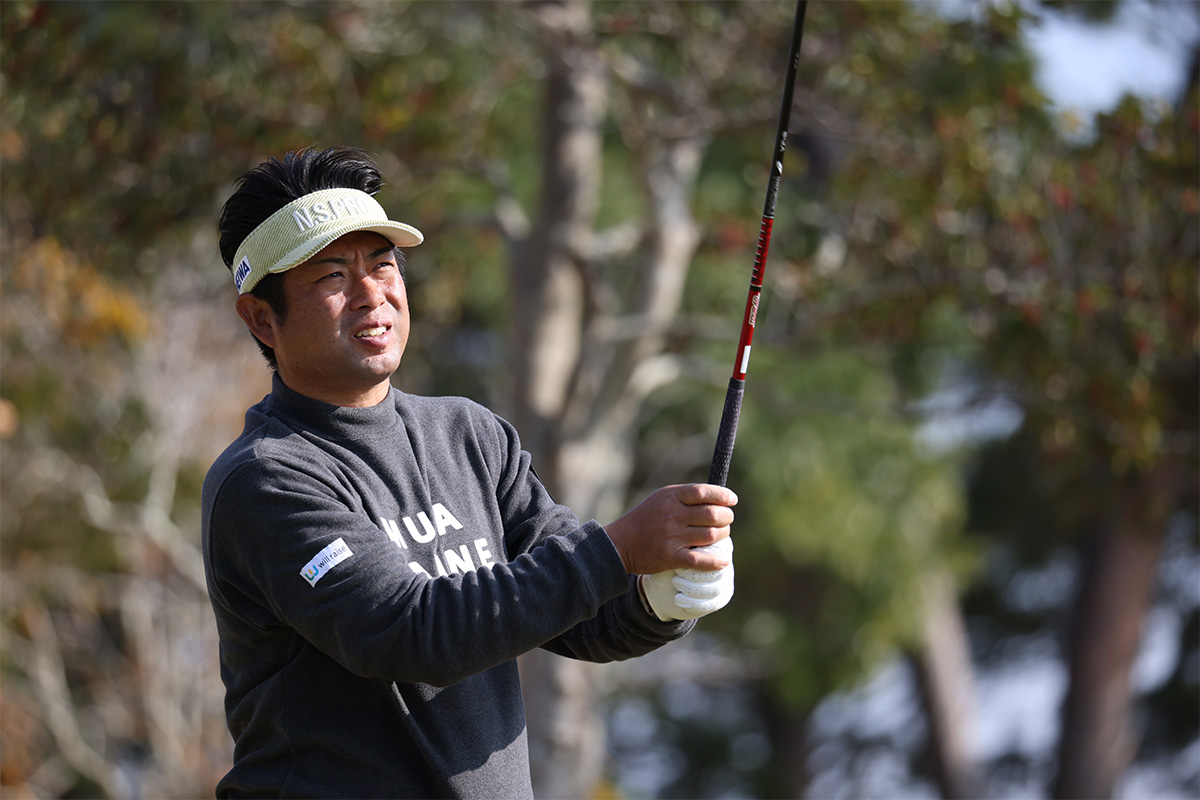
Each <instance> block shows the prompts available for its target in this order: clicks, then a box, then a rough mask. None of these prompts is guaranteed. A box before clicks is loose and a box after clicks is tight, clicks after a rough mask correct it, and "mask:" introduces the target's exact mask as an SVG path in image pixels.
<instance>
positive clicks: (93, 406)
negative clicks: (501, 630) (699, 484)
mask: <svg viewBox="0 0 1200 800" xmlns="http://www.w3.org/2000/svg"><path fill="white" fill-rule="evenodd" d="M793 10H794V6H793V5H792V4H791V3H790V2H775V1H774V0H770V1H769V2H736V3H729V2H715V1H714V2H709V1H707V0H706V1H705V2H687V3H684V2H656V1H655V0H643V1H640V2H610V1H608V0H596V1H595V2H591V3H582V2H537V3H533V2H529V3H526V2H515V0H514V1H513V2H487V3H474V2H348V1H347V2H343V1H341V0H335V1H331V2H320V3H309V2H248V1H244V0H235V1H234V2H220V3H217V2H153V3H151V2H25V1H24V0H9V1H8V2H3V3H0V65H2V68H3V77H2V80H3V83H2V84H0V201H2V202H0V269H2V271H0V292H2V294H0V447H2V450H0V481H2V482H0V503H2V507H0V625H2V628H0V635H2V637H3V638H2V639H0V796H3V797H13V798H16V797H146V798H162V797H204V796H211V795H212V791H213V787H214V786H215V783H216V781H217V779H218V778H219V777H220V776H221V775H222V774H223V773H224V771H225V770H226V769H227V768H228V766H229V763H230V758H231V752H232V743H231V741H230V739H229V735H228V733H227V731H226V729H225V725H224V714H223V710H222V687H221V684H220V679H219V675H218V671H217V652H216V637H215V630H214V626H213V622H212V616H211V611H210V610H209V607H208V602H207V597H206V593H205V589H204V580H203V570H202V565H201V556H200V550H199V538H200V537H199V487H200V484H201V481H202V479H203V476H204V473H205V470H206V469H207V467H208V465H209V464H210V463H211V462H212V460H213V459H214V458H215V456H216V455H217V454H218V453H219V452H220V450H221V449H222V448H223V447H224V446H225V445H226V444H227V443H228V442H229V441H231V440H232V439H233V437H234V436H236V434H237V432H238V430H239V429H240V421H241V415H242V413H243V411H244V410H245V408H246V407H247V406H249V405H250V404H252V403H254V402H256V401H257V400H258V399H259V398H260V397H261V396H262V395H263V394H264V393H265V392H266V391H267V390H268V388H269V374H268V372H267V369H266V366H265V364H264V363H263V362H262V359H261V358H260V356H259V355H258V352H257V350H256V349H255V348H254V346H253V343H252V342H251V341H250V338H249V334H248V333H247V332H246V331H245V330H244V329H243V327H242V325H241V323H240V322H239V321H238V320H237V318H236V317H235V315H234V313H233V308H232V306H233V299H234V289H233V286H232V282H231V280H230V278H229V274H228V271H227V270H226V269H225V268H224V266H223V265H222V264H221V262H220V258H219V255H218V252H217V246H216V235H215V233H216V232H215V220H216V216H217V214H218V212H219V209H220V206H221V204H222V203H223V202H224V199H225V198H226V197H227V196H228V194H229V193H230V191H231V188H232V183H233V180H234V179H235V178H236V177H237V176H238V175H240V174H241V173H242V172H244V171H245V170H247V169H249V168H250V167H252V166H254V165H255V164H256V163H258V162H259V161H261V160H262V159H264V158H266V157H268V156H272V155H275V156H278V155H282V154H283V153H285V152H287V151H288V150H294V149H298V148H301V147H305V146H309V145H316V146H329V145H334V144H354V145H358V146H361V147H364V148H365V149H367V150H369V151H371V152H373V153H375V154H376V156H377V157H378V160H379V162H380V165H381V167H382V171H383V173H384V175H385V178H386V179H387V186H386V187H385V188H384V190H383V192H382V193H381V195H380V199H381V201H382V203H383V205H384V207H385V208H387V209H388V210H389V211H390V212H391V213H392V214H393V215H394V216H395V217H396V218H399V219H403V220H405V221H408V222H410V223H412V224H414V225H416V226H417V227H419V228H420V229H422V230H423V231H424V232H425V234H426V243H425V244H424V245H422V246H421V247H420V248H416V249H414V250H412V251H411V252H410V254H409V255H410V258H409V268H408V281H409V291H410V296H411V298H412V308H413V335H412V342H411V344H410V347H409V350H408V352H407V353H406V355H405V358H404V363H403V364H402V366H401V369H400V372H399V373H398V374H397V376H396V378H395V383H396V385H397V386H399V387H400V388H402V389H403V390H405V391H410V392H416V393H423V394H459V395H466V396H469V397H472V398H474V399H476V400H479V401H481V402H483V403H485V404H487V405H489V406H491V407H492V408H494V409H495V410H496V411H497V412H499V413H501V414H502V415H504V416H506V417H507V418H509V419H511V420H513V421H514V423H516V424H517V426H518V429H519V430H520V431H521V435H522V437H523V440H524V442H525V444H526V446H527V447H528V449H530V450H531V452H532V453H533V454H534V457H535V463H536V464H537V465H538V471H539V474H541V475H542V476H543V478H544V479H545V480H546V482H547V484H548V485H549V486H550V487H551V488H552V490H553V491H554V493H555V495H556V496H557V497H558V498H559V499H560V500H562V501H564V502H567V503H568V504H569V505H571V506H572V507H573V508H575V509H576V511H577V512H578V513H579V514H580V516H581V517H583V518H589V517H595V518H597V519H599V520H600V521H601V522H607V521H609V520H611V519H612V518H614V517H615V516H616V515H617V514H619V513H620V511H621V510H622V509H624V508H626V507H628V506H629V505H631V504H633V503H635V502H637V501H638V500H639V499H640V498H641V497H642V496H644V495H645V494H646V493H647V492H648V491H650V490H652V489H653V488H655V487H657V486H660V485H664V484H666V483H674V482H682V481H688V480H702V479H703V478H704V476H705V475H706V474H707V462H708V459H709V456H710V455H711V449H712V442H713V439H714V436H715V429H716V423H717V420H718V419H719V415H720V406H721V403H722V401H723V399H724V384H725V382H726V380H727V378H728V375H729V367H730V366H731V364H732V360H733V357H734V345H735V344H736V337H737V329H738V324H739V322H740V319H741V313H742V304H743V303H744V299H745V287H746V282H747V280H748V276H749V267H750V264H751V262H752V259H753V251H754V245H755V237H756V235H757V231H758V219H759V215H760V213H761V209H762V203H763V193H764V190H765V188H766V177H767V167H768V163H767V162H768V159H769V157H770V151H771V145H772V142H773V138H774V133H775V123H776V116H777V112H778V102H779V101H778V97H779V93H780V91H781V88H782V79H783V67H784V64H783V62H784V59H785V57H786V48H787V34H788V31H789V29H790V24H791V18H792V13H793ZM1198 19H1200V5H1197V4H1196V3H1194V2H1190V0H1189V1H1188V2H1174V3H1146V2H1143V1H1142V0H1118V1H1117V2H1087V3H1072V2H1053V3H1051V2H1044V3H1038V2H1023V3H1007V2H997V3H986V4H959V3H928V2H906V3H901V2H889V3H880V2H869V3H849V2H813V3H810V4H809V8H808V14H807V24H806V30H805V40H804V48H803V52H802V58H801V65H800V74H799V79H798V84H797V89H796V103H795V111H794V113H793V117H792V137H791V140H790V144H789V149H788V152H787V159H786V166H785V170H784V173H785V178H784V183H783V187H782V190H781V193H780V198H779V204H778V208H777V218H776V222H775V226H774V234H773V237H772V242H771V252H770V261H769V263H768V266H767V280H766V290H765V292H764V295H763V306H762V309H761V311H760V314H759V325H758V329H757V333H756V337H755V347H754V358H753V362H752V367H751V370H750V376H749V385H748V389H747V398H746V407H745V408H744V410H743V413H742V424H741V428H740V430H739V435H738V449H737V452H736V454H735V456H734V462H733V469H732V473H731V476H730V481H729V483H730V486H731V487H732V488H734V489H735V490H736V491H737V492H738V494H739V497H740V504H739V506H738V510H737V514H738V519H737V523H736V526H735V530H736V533H735V537H736V542H737V575H738V591H737V596H736V598H735V601H734V602H733V604H732V605H731V606H730V607H729V608H727V609H726V610H724V611H722V612H721V613H719V614H716V615H713V616H712V617H709V618H706V619H705V620H703V621H702V623H701V624H700V626H699V627H698V629H697V631H696V633H695V634H693V635H692V636H690V637H688V638H687V639H686V640H684V641H681V642H679V643H676V644H673V645H671V646H670V647H667V648H665V649H663V650H662V651H660V652H658V653H656V654H654V655H652V656H650V657H646V658H643V659H638V660H635V661H631V662H628V663H625V664H618V665H605V666H600V667H597V666H592V665H579V664H574V663H572V662H566V661H563V660H561V659H557V658H554V657H551V656H549V655H545V654H534V655H531V656H530V657H528V658H526V659H523V661H522V671H523V675H525V676H526V677H527V679H528V681H527V683H528V688H527V702H528V706H529V709H530V743H531V752H532V754H533V759H534V779H535V788H536V790H537V792H538V794H539V796H540V797H544V798H557V797H597V798H601V797H603V798H614V797H628V798H637V797H647V798H649V797H696V798H700V797H764V798H765V797H801V796H808V797H822V798H824V797H830V798H832V797H888V798H896V797H996V798H1001V797H1050V796H1054V797H1090V798H1099V797H1105V796H1118V797H1129V798H1134V797H1136V798H1145V797H1163V798H1177V797H1197V796H1200V688H1198V687H1200V551H1198V546H1197V505H1198V496H1197V495H1198V485H1200V480H1198V471H1197V462H1198V458H1200V447H1198V437H1197V415H1198V409H1200V391H1198V387H1200V368H1198V352H1200V338H1198V337H1200V333H1198V327H1197V325H1198V316H1200V314H1198V308H1197V306H1198V297H1197V269H1198V264H1200V244H1198V241H1200V179H1198V175H1200V172H1198V168H1200V163H1198V161H1197V141H1198V139H1200V105H1198V103H1200V100H1198V94H1197V79H1198V77H1200V75H1198V71H1200V69H1198V66H1197V60H1196V55H1197V52H1200V51H1198V49H1197V48H1198V44H1197V43H1198V41H1200V35H1198V34H1197V31H1198V30H1200V27H1198V24H1200V23H1198V22H1197V20H1198ZM1147 21H1149V23H1148V24H1149V27H1151V28H1153V29H1154V30H1155V31H1156V32H1157V33H1156V36H1157V38H1152V39H1150V40H1149V41H1150V44H1149V47H1150V52H1155V53H1158V54H1159V55H1161V56H1163V57H1162V58H1161V59H1158V60H1154V61H1153V66H1154V69H1155V70H1158V71H1159V72H1161V71H1164V70H1165V71H1166V72H1167V73H1168V74H1170V73H1172V71H1174V73H1175V74H1176V80H1175V81H1174V83H1173V84H1171V86H1172V89H1171V91H1169V92H1166V93H1164V92H1162V91H1157V92H1154V93H1145V94H1140V95H1137V94H1129V95H1125V96H1123V97H1120V98H1119V99H1116V100H1113V101H1111V102H1108V103H1102V104H1100V105H1099V106H1098V107H1093V106H1091V105H1089V104H1092V103H1094V102H1095V100H1094V98H1095V97H1096V96H1097V94H1096V91H1095V90H1096V87H1097V86H1107V85H1110V84H1111V83H1112V82H1113V81H1114V80H1115V79H1114V78H1112V77H1111V76H1112V74H1113V73H1112V71H1111V70H1106V69H1102V66H1103V65H1105V64H1107V62H1108V61H1110V60H1111V59H1115V58H1118V57H1119V56H1120V53H1119V52H1118V51H1117V45H1116V44H1114V43H1115V42H1118V41H1119V40H1120V34H1121V33H1128V28H1129V26H1131V25H1135V24H1138V25H1146V24H1147ZM1064 25H1065V26H1069V27H1071V28H1072V29H1077V30H1083V31H1084V32H1085V33H1086V32H1089V31H1090V32H1091V35H1093V36H1095V37H1096V41H1097V42H1100V43H1101V45H1102V46H1099V47H1097V48H1096V49H1094V50H1091V51H1089V50H1087V49H1086V48H1083V49H1078V48H1077V49H1074V50H1070V51H1069V50H1068V48H1067V45H1066V44H1065V43H1064V42H1063V41H1062V40H1060V39H1058V40H1056V39H1054V38H1053V37H1052V36H1051V35H1050V33H1051V32H1052V31H1055V30H1062V26H1064ZM1056 26H1057V27H1056ZM1056 42H1058V43H1057V44H1056ZM1035 47H1036V48H1037V49H1036V50H1035V49H1034V48H1035ZM1035 53H1042V56H1041V57H1040V58H1039V57H1035ZM1052 56H1053V57H1052ZM1128 63H1129V64H1130V66H1129V68H1128V69H1127V72H1128V73H1129V75H1128V76H1126V77H1130V76H1131V77H1132V78H1134V79H1136V78H1137V77H1138V75H1139V74H1141V72H1142V71H1145V72H1146V75H1149V73H1150V59H1149V57H1147V56H1145V55H1140V56H1138V58H1137V59H1133V60H1131V61H1129V62H1128ZM1054 64H1058V65H1060V66H1058V67H1057V71H1055V70H1054V69H1050V71H1049V74H1047V69H1049V68H1050V67H1051V66H1052V65H1054ZM1063 64H1067V65H1070V67H1071V69H1072V71H1071V72H1070V74H1068V73H1067V72H1065V70H1066V69H1067V68H1066V67H1064V66H1062V65H1063ZM1089 67H1090V69H1089ZM1129 85H1130V86H1133V87H1136V86H1138V83H1137V80H1132V81H1131V82H1130V84H1129ZM1050 86H1053V87H1054V92H1055V93H1054V97H1053V98H1051V97H1049V96H1047V91H1048V89H1047V87H1050ZM1072 86H1074V87H1075V90H1076V91H1077V92H1078V95H1079V100H1080V102H1079V105H1078V106H1077V105H1074V104H1073V103H1072ZM1122 88H1125V87H1122ZM1093 111H1098V112H1099V113H1096V114H1094V115H1093V113H1092V112H1093Z"/></svg>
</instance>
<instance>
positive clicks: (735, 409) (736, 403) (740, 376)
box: [708, 0, 808, 486]
mask: <svg viewBox="0 0 1200 800" xmlns="http://www.w3.org/2000/svg"><path fill="white" fill-rule="evenodd" d="M807 5H808V3H807V0H799V2H797V3H796V19H795V22H794V23H793V25H792V42H791V48H790V52H789V57H788V67H787V77H786V78H785V79H784V84H783V103H782V104H781V106H780V109H779V130H778V132H777V133H776V135H775V157H774V159H772V162H771V178H770V180H769V181H768V183H767V200H766V203H765V205H764V206H763V216H762V224H761V225H760V226H759V229H758V248H757V250H756V251H755V254H754V269H753V271H752V272H751V275H750V292H749V294H748V295H747V297H746V311H745V314H744V315H743V317H742V334H741V337H740V339H739V340H738V348H737V357H736V359H735V360H734V364H733V376H732V377H731V378H730V379H729V390H728V391H727V392H726V393H725V408H724V410H723V411H722V412H721V427H720V429H719V430H718V432H717V445H716V448H715V449H714V450H713V458H712V463H711V465H710V466H709V472H708V482H709V483H713V484H717V485H718V486H724V485H725V482H726V481H727V480H728V479H729V464H730V462H731V461H732V460H733V444H734V440H735V439H736V438H737V426H738V418H739V417H740V416H741V413H742V397H743V395H744V394H745V391H746V370H747V369H749V367H750V345H751V343H752V342H753V340H754V325H755V323H756V322H757V320H758V299H759V296H760V295H761V294H762V287H763V274H764V273H765V271H766V267H767V249H768V248H769V247H770V244H771V227H772V226H773V225H774V224H775V201H776V199H777V198H778V196H779V183H780V181H781V180H782V178H783V153H784V151H785V150H787V138H788V124H789V122H790V121H791V117H792V93H793V90H794V89H795V86H796V67H797V66H798V65H799V63H800V40H801V39H802V38H803V36H804V12H805V9H806V7H807Z"/></svg>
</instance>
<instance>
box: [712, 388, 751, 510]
mask: <svg viewBox="0 0 1200 800" xmlns="http://www.w3.org/2000/svg"><path fill="white" fill-rule="evenodd" d="M745 393H746V382H745V381H742V380H738V379H737V378H730V379H729V390H728V391H727V392H725V409H724V410H723V411H722V412H721V428H720V430H719V431H717V446H716V448H715V449H714V450H713V457H712V463H711V464H710V465H709V468H708V482H709V483H712V484H716V485H717V486H724V485H725V482H726V481H727V480H729V464H730V462H732V461H733V443H734V440H735V439H737V427H738V417H740V416H741V413H742V396H743V395H744V394H745Z"/></svg>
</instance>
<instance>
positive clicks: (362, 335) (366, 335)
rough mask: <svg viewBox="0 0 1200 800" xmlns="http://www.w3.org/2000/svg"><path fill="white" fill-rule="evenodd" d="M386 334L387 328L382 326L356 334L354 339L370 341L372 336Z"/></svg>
mask: <svg viewBox="0 0 1200 800" xmlns="http://www.w3.org/2000/svg"><path fill="white" fill-rule="evenodd" d="M386 332H387V328H385V327H383V326H382V325H377V326H375V327H374V328H367V329H365V330H361V331H359V332H358V333H356V334H354V338H355V339H368V338H370V337H372V336H382V335H383V334H384V333H386Z"/></svg>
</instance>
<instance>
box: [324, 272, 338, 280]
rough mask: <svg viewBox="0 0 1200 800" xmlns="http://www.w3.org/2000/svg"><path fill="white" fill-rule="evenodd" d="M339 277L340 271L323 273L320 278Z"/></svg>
mask: <svg viewBox="0 0 1200 800" xmlns="http://www.w3.org/2000/svg"><path fill="white" fill-rule="evenodd" d="M340 277H342V273H341V272H330V273H329V274H327V275H325V276H324V277H323V278H322V280H325V279H326V278H340Z"/></svg>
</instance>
